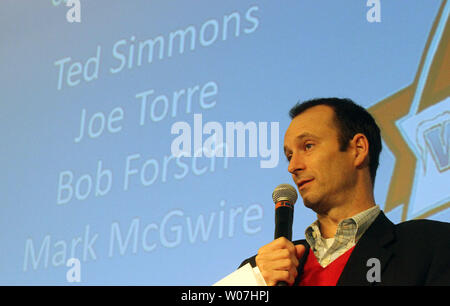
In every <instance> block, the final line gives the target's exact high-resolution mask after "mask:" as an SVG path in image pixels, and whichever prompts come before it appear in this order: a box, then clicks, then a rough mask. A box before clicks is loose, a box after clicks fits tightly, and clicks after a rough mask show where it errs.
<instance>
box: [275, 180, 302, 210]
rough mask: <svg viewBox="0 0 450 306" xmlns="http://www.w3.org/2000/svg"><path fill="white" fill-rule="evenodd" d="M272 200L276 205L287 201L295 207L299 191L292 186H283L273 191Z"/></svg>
mask: <svg viewBox="0 0 450 306" xmlns="http://www.w3.org/2000/svg"><path fill="white" fill-rule="evenodd" d="M272 199H273V202H274V203H275V204H277V203H278V202H280V201H287V202H289V203H290V204H291V205H292V206H294V204H295V202H296V201H297V191H296V190H295V188H294V187H292V185H290V184H281V185H278V186H277V187H276V188H275V190H274V191H273V193H272Z"/></svg>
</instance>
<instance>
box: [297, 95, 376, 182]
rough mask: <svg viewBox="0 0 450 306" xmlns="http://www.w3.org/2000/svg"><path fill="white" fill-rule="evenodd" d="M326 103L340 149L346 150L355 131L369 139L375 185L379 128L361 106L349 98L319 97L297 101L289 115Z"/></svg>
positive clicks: (371, 173)
mask: <svg viewBox="0 0 450 306" xmlns="http://www.w3.org/2000/svg"><path fill="white" fill-rule="evenodd" d="M317 105H327V106H330V107H331V108H332V109H333V110H334V115H335V116H334V118H335V123H336V126H337V127H338V129H339V130H338V135H339V139H338V141H339V146H340V148H339V149H340V150H341V151H345V150H347V147H348V145H349V142H350V140H352V139H353V137H354V136H355V135H356V134H357V133H362V134H364V135H365V136H366V137H367V140H368V141H369V170H370V177H371V179H372V184H373V185H375V176H376V173H377V169H378V164H379V157H380V152H381V149H382V146H381V136H380V128H379V127H378V125H377V123H376V122H375V119H374V118H373V117H372V115H371V114H370V113H369V112H368V111H367V110H366V109H365V108H364V107H362V106H360V105H358V104H356V103H355V102H353V101H352V100H351V99H341V98H319V99H312V100H308V101H305V102H302V103H297V104H296V105H295V106H294V107H293V108H292V109H291V110H290V111H289V116H291V119H294V117H296V116H297V115H299V114H301V113H303V112H304V111H306V110H307V109H309V108H311V107H314V106H317Z"/></svg>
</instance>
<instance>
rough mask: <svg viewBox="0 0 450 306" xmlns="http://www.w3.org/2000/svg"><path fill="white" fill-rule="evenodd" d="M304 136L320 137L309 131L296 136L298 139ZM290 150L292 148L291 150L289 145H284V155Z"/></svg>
mask: <svg viewBox="0 0 450 306" xmlns="http://www.w3.org/2000/svg"><path fill="white" fill-rule="evenodd" d="M303 138H314V139H320V137H319V136H317V135H314V134H312V133H309V132H304V133H301V134H300V135H298V136H297V137H295V139H296V140H302V139H303ZM288 151H291V150H289V149H288V147H286V146H284V155H287V153H288Z"/></svg>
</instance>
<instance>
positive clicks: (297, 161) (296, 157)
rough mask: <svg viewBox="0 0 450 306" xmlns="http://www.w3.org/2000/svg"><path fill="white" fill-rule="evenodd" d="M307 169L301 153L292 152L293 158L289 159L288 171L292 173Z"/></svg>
mask: <svg viewBox="0 0 450 306" xmlns="http://www.w3.org/2000/svg"><path fill="white" fill-rule="evenodd" d="M304 169H305V162H304V160H303V158H302V157H301V156H300V154H295V153H294V154H292V156H291V160H290V161H289V166H288V171H289V172H290V173H291V174H295V173H296V172H297V171H300V170H304Z"/></svg>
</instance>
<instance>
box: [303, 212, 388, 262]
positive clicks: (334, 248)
mask: <svg viewBox="0 0 450 306" xmlns="http://www.w3.org/2000/svg"><path fill="white" fill-rule="evenodd" d="M379 213H380V207H379V206H378V205H376V206H374V207H371V208H369V209H367V210H365V211H363V212H360V213H359V214H357V215H355V216H353V217H350V218H347V219H344V220H342V221H341V222H340V223H339V225H338V228H337V231H336V234H335V236H334V242H333V244H332V245H331V246H330V248H327V247H326V245H325V243H324V241H323V239H322V235H321V233H320V228H319V220H316V221H315V222H314V223H313V224H311V225H310V226H308V227H307V228H306V230H305V238H306V241H307V242H308V244H309V245H310V247H311V249H312V251H313V252H314V254H315V255H316V257H317V259H318V261H319V263H320V264H321V265H322V266H326V265H327V264H328V263H330V262H331V261H333V260H334V259H336V258H337V257H339V256H340V255H342V254H343V253H344V252H345V251H347V250H348V249H350V248H351V247H353V246H354V245H355V244H356V243H357V242H358V241H359V239H360V238H361V237H362V235H363V234H364V232H365V231H366V230H367V229H368V228H369V226H370V225H371V224H372V222H373V221H374V220H375V219H376V217H377V216H378V214H379ZM322 261H323V262H322Z"/></svg>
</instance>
